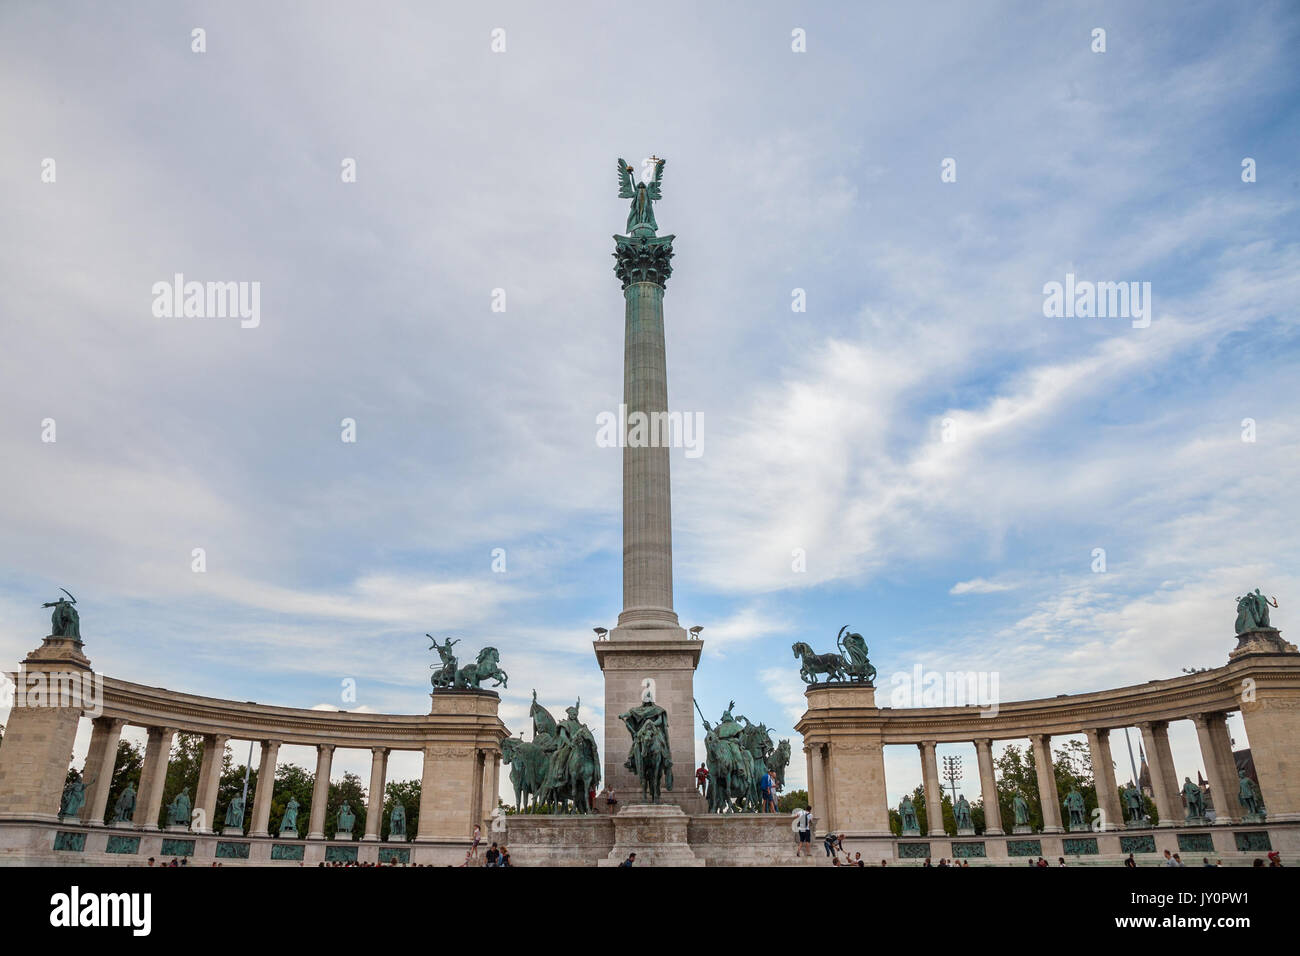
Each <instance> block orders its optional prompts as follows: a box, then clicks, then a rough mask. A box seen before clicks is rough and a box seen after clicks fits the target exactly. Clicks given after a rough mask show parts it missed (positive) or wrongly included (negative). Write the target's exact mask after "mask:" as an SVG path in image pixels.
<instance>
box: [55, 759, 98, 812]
mask: <svg viewBox="0 0 1300 956" xmlns="http://www.w3.org/2000/svg"><path fill="white" fill-rule="evenodd" d="M92 782H93V781H89V780H82V779H81V772H80V771H78V770H74V771H72V776H71V778H70V779H69V780H68V782H67V783H65V784H64V785H63V798H62V799H61V800H60V801H59V816H60V817H75V816H77V815H78V814H79V813H81V808H82V807H84V806H85V805H86V787H88V786H90V784H91V783H92Z"/></svg>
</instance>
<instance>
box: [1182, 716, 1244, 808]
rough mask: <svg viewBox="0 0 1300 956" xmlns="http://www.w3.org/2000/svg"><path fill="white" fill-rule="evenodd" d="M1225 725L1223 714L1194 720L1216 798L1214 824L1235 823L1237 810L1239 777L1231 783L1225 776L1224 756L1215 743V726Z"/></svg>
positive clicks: (1210, 783)
mask: <svg viewBox="0 0 1300 956" xmlns="http://www.w3.org/2000/svg"><path fill="white" fill-rule="evenodd" d="M1216 722H1217V723H1223V715H1222V714H1197V715H1196V716H1194V717H1193V718H1192V723H1193V724H1195V725H1196V740H1197V742H1198V743H1199V744H1200V745H1201V761H1202V762H1203V763H1204V764H1205V780H1206V782H1207V783H1208V784H1209V785H1210V793H1211V795H1213V797H1214V822H1215V823H1216V824H1220V823H1233V822H1235V820H1236V818H1237V816H1238V815H1239V812H1238V810H1237V807H1238V804H1237V775H1236V774H1235V773H1234V774H1233V775H1232V778H1231V781H1229V779H1228V777H1226V776H1225V775H1224V766H1223V763H1222V759H1223V757H1222V754H1221V753H1220V752H1219V748H1218V746H1217V745H1216V743H1215V733H1214V731H1215V724H1216Z"/></svg>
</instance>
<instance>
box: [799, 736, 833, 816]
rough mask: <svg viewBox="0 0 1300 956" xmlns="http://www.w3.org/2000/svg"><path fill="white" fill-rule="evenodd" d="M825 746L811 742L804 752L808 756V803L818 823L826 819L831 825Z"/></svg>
mask: <svg viewBox="0 0 1300 956" xmlns="http://www.w3.org/2000/svg"><path fill="white" fill-rule="evenodd" d="M823 747H824V745H823V744H809V745H808V746H806V747H804V753H805V754H806V755H807V757H808V805H809V806H810V807H811V809H812V813H813V818H814V819H815V820H816V821H817V822H818V823H821V822H823V821H826V822H827V825H829V820H828V816H829V810H830V808H829V807H827V806H825V804H826V760H825V758H824V757H823V756H822V749H823Z"/></svg>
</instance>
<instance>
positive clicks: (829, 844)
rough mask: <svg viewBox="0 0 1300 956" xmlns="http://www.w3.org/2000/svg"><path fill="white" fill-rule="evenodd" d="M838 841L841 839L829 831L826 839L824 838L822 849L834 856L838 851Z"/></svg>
mask: <svg viewBox="0 0 1300 956" xmlns="http://www.w3.org/2000/svg"><path fill="white" fill-rule="evenodd" d="M838 843H839V840H838V839H837V838H836V836H835V834H834V833H828V834H826V837H825V839H823V840H822V849H824V850H825V851H826V855H827V856H834V855H835V853H836V844H838Z"/></svg>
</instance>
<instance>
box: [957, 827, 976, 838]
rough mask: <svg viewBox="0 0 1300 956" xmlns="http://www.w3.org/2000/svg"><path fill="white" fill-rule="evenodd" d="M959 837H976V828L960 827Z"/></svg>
mask: <svg viewBox="0 0 1300 956" xmlns="http://www.w3.org/2000/svg"><path fill="white" fill-rule="evenodd" d="M957 835H958V836H974V835H975V828H974V827H958V828H957Z"/></svg>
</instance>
